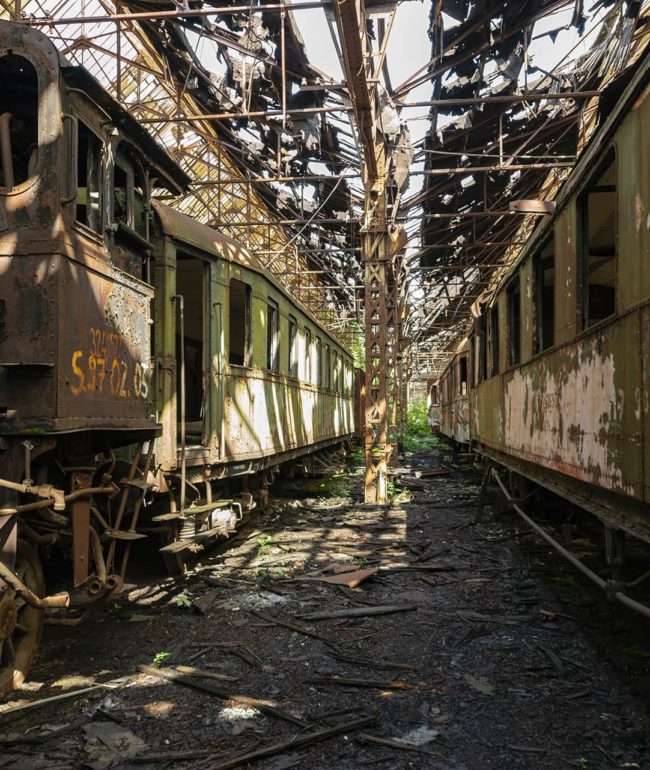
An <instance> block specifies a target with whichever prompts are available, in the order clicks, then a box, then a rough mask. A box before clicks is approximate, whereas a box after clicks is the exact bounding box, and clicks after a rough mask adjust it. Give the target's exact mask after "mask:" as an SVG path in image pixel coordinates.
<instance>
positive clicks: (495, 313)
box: [488, 305, 499, 377]
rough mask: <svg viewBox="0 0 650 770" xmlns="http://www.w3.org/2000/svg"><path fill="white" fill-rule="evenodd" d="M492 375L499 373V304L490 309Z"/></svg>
mask: <svg viewBox="0 0 650 770" xmlns="http://www.w3.org/2000/svg"><path fill="white" fill-rule="evenodd" d="M488 331H489V338H490V377H494V376H495V375H497V374H499V306H498V305H495V306H494V307H493V308H492V310H491V311H490V326H489V330H488Z"/></svg>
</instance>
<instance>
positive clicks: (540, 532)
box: [492, 468, 650, 618]
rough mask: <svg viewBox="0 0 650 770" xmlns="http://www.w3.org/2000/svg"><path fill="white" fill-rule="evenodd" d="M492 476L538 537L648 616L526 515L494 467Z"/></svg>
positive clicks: (613, 595)
mask: <svg viewBox="0 0 650 770" xmlns="http://www.w3.org/2000/svg"><path fill="white" fill-rule="evenodd" d="M492 477H493V478H494V480H495V481H496V482H497V484H498V485H499V487H501V491H502V492H503V494H504V495H505V497H506V500H507V501H508V506H509V507H510V508H511V509H512V510H513V511H514V512H515V513H516V514H517V515H518V516H520V517H521V518H522V519H523V520H524V521H525V522H526V524H528V526H529V527H530V528H531V529H534V530H535V532H537V534H538V535H540V537H542V538H544V540H546V542H547V543H548V544H549V545H550V546H552V547H553V548H555V550H556V551H557V552H558V553H559V554H560V555H561V556H563V557H564V558H565V559H567V561H569V562H571V564H573V566H574V567H576V569H578V570H580V572H582V574H583V575H585V577H587V578H589V580H591V581H592V583H595V584H596V585H597V586H598V587H599V588H602V590H603V591H605V592H606V593H607V595H608V597H610V598H611V599H616V601H617V602H620V604H623V605H624V606H625V607H627V608H628V609H631V610H634V611H635V612H638V613H640V614H641V615H643V616H644V617H646V618H650V607H647V606H646V605H645V604H641V603H640V602H637V601H635V600H634V599H631V598H630V597H629V596H627V595H626V594H624V593H623V592H622V591H618V590H616V586H617V585H618V584H616V583H613V582H612V581H610V580H603V578H601V577H600V575H597V574H596V573H595V572H594V571H593V570H590V569H589V567H587V566H586V565H585V564H583V563H582V562H581V561H580V559H578V558H577V557H576V556H574V555H573V554H572V553H571V552H570V551H567V549H566V548H564V546H562V545H560V543H558V542H557V540H555V539H554V538H553V537H551V535H549V534H548V532H547V531H546V530H545V529H544V528H543V527H540V525H539V524H537V523H536V522H535V521H533V520H532V519H531V518H530V516H528V515H527V514H526V513H524V512H523V511H522V509H521V508H520V507H519V506H518V505H517V503H516V502H515V500H514V498H513V497H512V495H511V494H510V492H508V490H507V489H506V487H505V484H504V483H503V481H501V477H500V476H499V474H498V472H497V470H496V469H495V468H492Z"/></svg>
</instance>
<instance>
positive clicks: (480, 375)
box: [474, 315, 487, 383]
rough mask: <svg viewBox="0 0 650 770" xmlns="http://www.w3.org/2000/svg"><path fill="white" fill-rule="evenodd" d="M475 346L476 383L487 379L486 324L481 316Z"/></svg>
mask: <svg viewBox="0 0 650 770" xmlns="http://www.w3.org/2000/svg"><path fill="white" fill-rule="evenodd" d="M474 339H475V345H476V382H477V383H479V382H483V380H485V379H487V322H486V320H485V316H484V315H482V316H481V317H480V318H479V322H478V333H477V334H476V336H475V338H474Z"/></svg>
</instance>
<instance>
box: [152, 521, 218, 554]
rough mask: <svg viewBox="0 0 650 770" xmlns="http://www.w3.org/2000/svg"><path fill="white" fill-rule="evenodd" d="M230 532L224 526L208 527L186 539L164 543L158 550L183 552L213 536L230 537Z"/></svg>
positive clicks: (161, 551)
mask: <svg viewBox="0 0 650 770" xmlns="http://www.w3.org/2000/svg"><path fill="white" fill-rule="evenodd" d="M228 534H229V533H228V530H227V529H225V528H224V527H213V528H212V529H207V530H206V531H205V532H199V533H198V534H196V535H193V536H192V537H188V538H187V539H186V540H176V541H175V542H173V543H170V544H169V545H164V546H163V547H162V548H159V549H158V550H159V552H160V553H181V552H182V551H185V550H186V549H187V548H191V546H193V545H195V544H196V543H200V542H201V541H202V540H209V539H210V538H211V537H217V536H219V535H224V536H225V537H228Z"/></svg>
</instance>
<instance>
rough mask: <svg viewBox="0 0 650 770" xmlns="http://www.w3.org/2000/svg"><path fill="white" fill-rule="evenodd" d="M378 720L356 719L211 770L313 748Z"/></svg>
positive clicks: (235, 758) (259, 750)
mask: <svg viewBox="0 0 650 770" xmlns="http://www.w3.org/2000/svg"><path fill="white" fill-rule="evenodd" d="M375 720H376V717H375V716H368V717H364V718H363V719H356V720H354V721H353V722H348V723H347V724H344V725H336V726H335V727H329V728H326V729H324V730H316V731H314V732H311V733H302V734H299V735H296V736H294V737H293V738H290V739H289V740H287V741H280V742H279V743H273V744H271V745H270V746H265V747H263V748H261V749H257V750H255V751H250V752H248V753H246V754H240V755H239V756H237V757H233V758H232V759H229V760H226V761H225V762H221V763H219V764H218V765H212V767H211V768H210V770H229V768H231V767H238V766H239V765H245V764H246V763H247V762H253V761H254V760H256V759H262V758H263V757H271V756H273V755H274V754H281V753H282V752H283V751H291V750H292V749H297V748H302V747H303V746H311V745H312V744H314V743H318V742H320V741H326V740H327V739H328V738H333V737H334V736H335V735H341V734H342V733H353V732H356V731H357V730H360V729H361V728H363V727H367V726H368V725H371V724H372V723H373V722H374V721H375Z"/></svg>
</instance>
